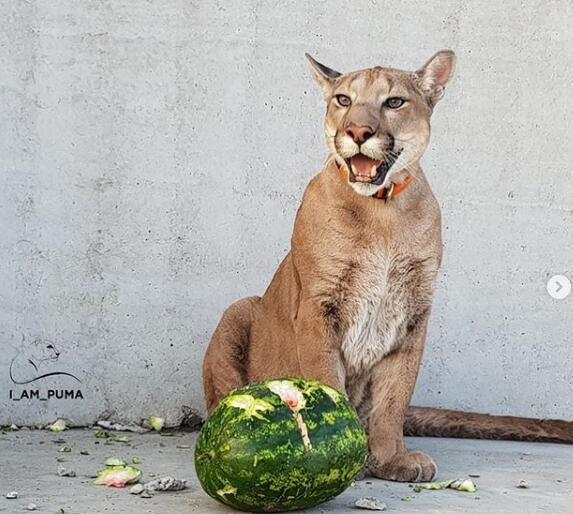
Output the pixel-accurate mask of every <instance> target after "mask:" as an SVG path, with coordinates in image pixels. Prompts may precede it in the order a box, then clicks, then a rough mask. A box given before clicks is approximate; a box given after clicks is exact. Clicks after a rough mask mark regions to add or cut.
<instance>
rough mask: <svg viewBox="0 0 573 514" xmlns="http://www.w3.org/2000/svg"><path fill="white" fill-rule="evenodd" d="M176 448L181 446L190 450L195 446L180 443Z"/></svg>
mask: <svg viewBox="0 0 573 514" xmlns="http://www.w3.org/2000/svg"><path fill="white" fill-rule="evenodd" d="M175 448H179V449H180V450H190V449H191V448H193V447H192V446H191V445H189V444H178V445H177V446H175Z"/></svg>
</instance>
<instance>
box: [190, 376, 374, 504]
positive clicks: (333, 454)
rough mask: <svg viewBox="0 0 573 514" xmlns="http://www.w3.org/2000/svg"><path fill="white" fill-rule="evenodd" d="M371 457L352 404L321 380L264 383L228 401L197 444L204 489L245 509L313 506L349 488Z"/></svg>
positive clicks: (232, 394) (218, 411) (198, 469)
mask: <svg viewBox="0 0 573 514" xmlns="http://www.w3.org/2000/svg"><path fill="white" fill-rule="evenodd" d="M367 455H368V445H367V438H366V433H365V432H364V429H363V427H362V424H361V423H360V420H359V419H358V416H357V414H356V412H355V411H354V409H353V408H352V406H351V405H350V402H349V401H348V399H347V398H346V397H345V396H344V395H342V394H341V393H339V392H337V391H335V390H334V389H332V388H330V387H328V386H325V385H322V384H320V383H319V382H315V381H310V380H302V379H298V378H289V379H282V380H271V381H267V382H260V383H257V384H253V385H251V386H248V387H245V388H242V389H238V390H236V391H234V392H232V393H231V394H230V395H229V396H227V397H226V398H224V399H223V400H222V401H221V403H220V404H219V405H218V407H217V408H216V409H215V411H214V412H213V413H212V414H211V416H210V417H209V419H208V420H207V422H206V423H205V425H204V426H203V430H202V431H201V435H200V436H199V440H198V442H197V448H196V451H195V467H196V470H197V475H198V477H199V481H200V482H201V485H202V486H203V489H205V491H206V492H207V494H209V495H210V496H212V497H213V498H215V499H216V500H218V501H220V502H222V503H224V504H226V505H229V506H231V507H234V508H236V509H240V510H247V511H254V512H281V511H288V510H295V509H303V508H307V507H312V506H314V505H317V504H319V503H322V502H324V501H326V500H329V499H331V498H334V497H335V496H336V495H338V494H340V493H341V492H342V491H344V490H345V489H346V488H347V487H348V486H349V485H350V483H351V482H352V480H354V479H355V478H356V475H357V474H358V473H359V472H360V471H361V470H362V468H363V466H364V463H365V462H366V457H367Z"/></svg>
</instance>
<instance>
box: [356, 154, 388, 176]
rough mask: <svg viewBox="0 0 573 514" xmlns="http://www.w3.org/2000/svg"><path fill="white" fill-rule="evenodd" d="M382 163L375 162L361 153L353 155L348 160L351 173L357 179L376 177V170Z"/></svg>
mask: <svg viewBox="0 0 573 514" xmlns="http://www.w3.org/2000/svg"><path fill="white" fill-rule="evenodd" d="M381 162H382V161H375V160H374V159H370V158H369V157H366V156H365V155H362V154H361V153H359V154H357V155H355V156H354V157H352V158H351V159H350V165H351V166H352V171H353V172H354V175H356V177H357V178H366V179H370V178H374V177H375V176H376V168H378V166H380V163H381Z"/></svg>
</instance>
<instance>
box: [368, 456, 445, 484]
mask: <svg viewBox="0 0 573 514" xmlns="http://www.w3.org/2000/svg"><path fill="white" fill-rule="evenodd" d="M368 469H369V471H370V473H372V475H374V476H375V477H377V478H383V479H384V480H394V481H396V482H430V481H431V480H432V479H433V478H434V477H435V476H436V473H437V472H438V467H437V466H436V463H435V462H434V461H433V459H432V457H430V456H429V455H426V454H425V453H422V452H407V453H399V454H397V455H395V456H394V457H392V458H391V459H390V460H389V461H387V462H385V463H381V462H380V461H377V460H376V457H374V456H370V460H369V463H368Z"/></svg>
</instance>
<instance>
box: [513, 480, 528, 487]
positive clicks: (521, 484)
mask: <svg viewBox="0 0 573 514" xmlns="http://www.w3.org/2000/svg"><path fill="white" fill-rule="evenodd" d="M515 487H517V488H518V489H528V488H529V484H528V483H527V482H526V481H525V480H523V479H521V480H520V481H519V482H517V484H515Z"/></svg>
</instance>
